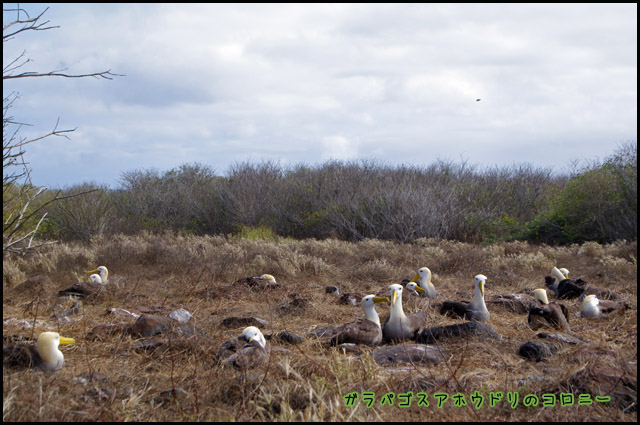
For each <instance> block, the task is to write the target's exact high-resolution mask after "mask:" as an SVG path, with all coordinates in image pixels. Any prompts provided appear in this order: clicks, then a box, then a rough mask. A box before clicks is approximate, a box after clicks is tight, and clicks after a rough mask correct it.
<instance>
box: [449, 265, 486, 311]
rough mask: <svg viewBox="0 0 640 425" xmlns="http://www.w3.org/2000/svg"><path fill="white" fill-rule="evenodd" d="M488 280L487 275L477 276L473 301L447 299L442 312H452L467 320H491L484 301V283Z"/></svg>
mask: <svg viewBox="0 0 640 425" xmlns="http://www.w3.org/2000/svg"><path fill="white" fill-rule="evenodd" d="M486 280H487V277H486V276H485V275H482V274H479V275H476V277H475V284H474V285H475V294H474V295H473V299H472V300H471V302H464V301H445V302H443V303H442V307H440V314H450V315H453V316H455V317H460V318H463V319H465V320H477V321H480V322H482V321H485V320H489V317H490V314H489V310H487V306H486V304H485V302H484V284H485V282H486Z"/></svg>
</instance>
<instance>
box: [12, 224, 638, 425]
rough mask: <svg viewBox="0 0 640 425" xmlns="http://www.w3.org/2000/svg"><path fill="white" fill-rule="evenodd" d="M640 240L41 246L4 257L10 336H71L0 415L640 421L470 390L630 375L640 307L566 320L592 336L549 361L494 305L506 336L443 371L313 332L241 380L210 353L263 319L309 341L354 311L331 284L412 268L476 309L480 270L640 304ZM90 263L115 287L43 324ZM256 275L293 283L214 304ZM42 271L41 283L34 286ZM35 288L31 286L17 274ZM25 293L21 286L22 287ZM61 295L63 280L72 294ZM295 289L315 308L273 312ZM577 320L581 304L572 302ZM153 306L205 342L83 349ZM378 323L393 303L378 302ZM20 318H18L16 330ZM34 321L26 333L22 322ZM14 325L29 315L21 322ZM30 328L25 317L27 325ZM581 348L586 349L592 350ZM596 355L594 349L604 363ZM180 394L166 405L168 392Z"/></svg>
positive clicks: (371, 286)
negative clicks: (144, 349)
mask: <svg viewBox="0 0 640 425" xmlns="http://www.w3.org/2000/svg"><path fill="white" fill-rule="evenodd" d="M636 257H637V245H636V243H635V242H634V243H631V244H625V243H618V244H612V245H607V246H600V245H597V244H596V245H594V244H592V243H588V244H584V245H581V246H578V245H576V246H570V247H548V246H532V245H529V244H527V243H522V242H514V243H500V244H495V245H491V246H477V245H471V244H463V243H453V242H438V241H434V240H431V239H425V240H420V241H419V242H418V243H416V244H413V245H408V244H398V243H393V242H383V241H378V240H368V241H364V242H361V243H348V242H342V241H337V240H325V241H313V240H305V241H299V242H295V241H288V240H284V241H262V240H246V239H245V240H227V239H225V238H223V237H189V236H176V235H162V236H154V235H149V234H142V235H139V236H135V237H125V236H118V237H113V238H110V239H97V240H93V241H92V242H91V243H90V244H87V245H80V244H66V245H56V246H51V247H47V248H45V249H42V250H41V251H38V252H36V253H31V254H28V255H26V256H22V257H19V256H13V257H6V258H5V259H4V264H3V271H4V275H3V319H4V322H5V325H4V327H3V329H4V330H3V336H4V338H5V339H7V338H8V337H11V336H14V335H21V336H26V337H30V336H31V337H34V336H37V334H38V333H39V332H41V331H43V330H45V329H48V330H57V331H59V332H60V333H61V334H62V335H65V336H73V337H76V338H77V343H76V344H75V345H74V346H65V347H64V348H63V351H64V354H65V359H66V361H65V367H64V368H63V369H62V370H61V371H59V372H56V373H43V372H33V371H32V372H19V371H13V370H9V369H6V368H4V369H3V419H4V420H9V421H32V420H55V421H78V420H79V421H112V420H113V421H143V420H144V421H149V420H151V421H164V420H168V421H185V420H186V421H204V420H220V421H227V420H242V421H244V420H267V421H271V420H278V421H288V420H305V421H311V420H323V421H324V420H333V421H345V420H371V421H392V420H407V421H425V420H427V421H476V420H483V421H488V420H499V421H587V420H607V421H612V420H614V421H636V419H637V413H636V412H635V411H633V412H627V413H625V412H623V411H622V410H621V409H619V408H617V407H615V406H613V405H612V404H611V403H609V404H607V403H594V404H593V405H592V406H577V405H576V406H573V407H561V406H560V405H557V406H555V407H541V406H538V407H534V408H525V407H523V406H522V403H520V404H519V406H518V407H517V408H515V409H512V408H510V407H509V406H508V405H507V404H506V403H505V402H500V403H498V404H497V405H496V406H495V407H493V408H491V407H489V406H488V403H487V402H485V404H484V405H483V407H482V408H481V409H479V410H476V409H475V408H474V407H472V405H471V403H470V402H469V396H470V395H471V394H472V393H473V392H474V391H476V390H478V391H480V392H481V393H483V394H484V395H485V396H487V397H488V394H489V392H497V391H502V392H503V393H505V394H506V392H509V391H510V392H517V393H519V395H520V400H522V397H523V396H524V395H526V394H529V393H535V394H537V395H541V394H543V393H548V392H552V391H555V390H557V389H558V388H560V389H561V390H563V391H564V390H568V389H567V388H564V387H561V386H560V385H561V384H562V383H563V382H564V381H566V380H567V378H569V377H570V376H571V375H572V374H573V373H574V372H576V371H579V370H581V369H583V368H585V367H587V366H589V367H590V366H593V365H602V366H611V367H616V368H619V369H624V370H628V371H629V373H631V374H632V375H633V376H634V377H635V376H636V374H637V366H636V363H635V362H636V358H637V310H630V311H627V312H626V313H625V314H620V315H616V316H614V317H611V318H608V319H600V320H584V319H580V318H575V317H573V316H572V317H571V320H570V325H571V328H572V330H573V331H574V333H575V334H577V335H579V336H581V337H583V338H585V339H588V340H589V341H591V342H590V343H589V344H583V345H580V346H570V345H563V344H560V343H558V345H559V346H560V350H559V352H558V353H557V354H556V355H555V356H553V357H551V358H550V359H549V360H548V361H547V362H540V363H535V362H532V361H528V360H525V359H523V358H522V357H520V356H519V355H518V354H517V350H518V347H519V346H520V345H521V344H522V343H524V342H525V341H527V340H530V339H534V337H535V334H536V332H535V331H532V330H531V329H529V328H528V326H527V325H526V316H521V315H516V314H514V313H509V312H507V311H503V310H500V309H491V307H490V310H491V314H492V316H491V323H490V324H491V325H492V326H494V327H495V328H496V329H497V331H498V333H499V334H500V336H501V337H502V340H501V341H499V342H496V341H481V340H474V339H471V340H468V341H444V342H441V343H440V344H441V345H442V346H443V347H444V348H446V349H447V350H448V351H449V352H450V353H451V355H450V357H449V358H447V359H446V361H445V362H442V363H440V364H438V365H431V366H412V365H409V366H398V367H381V366H379V365H377V364H376V363H375V362H374V361H373V359H372V357H371V355H370V354H369V353H365V354H363V355H362V356H355V355H352V354H345V353H343V352H341V350H340V349H336V348H332V349H325V348H322V347H321V346H320V344H319V341H318V340H315V339H309V338H306V339H305V341H304V342H303V343H302V344H300V345H297V346H291V345H284V344H282V343H278V342H275V341H274V344H275V345H282V346H284V347H286V348H288V349H290V350H291V351H292V353H293V354H291V355H285V354H278V355H272V356H271V359H270V362H269V365H268V366H265V367H264V368H259V369H257V370H253V371H250V372H249V373H247V374H246V376H245V375H243V374H242V372H240V371H237V370H233V369H229V368H222V367H220V366H217V365H216V364H215V354H216V352H217V350H218V346H219V345H220V344H221V343H222V342H223V341H225V340H226V339H227V338H229V337H232V336H237V335H238V334H239V333H240V331H241V328H238V329H227V328H223V327H221V326H220V322H221V321H222V319H224V318H226V317H228V316H246V315H251V316H256V317H260V318H262V319H265V320H267V321H268V322H269V325H268V326H266V327H263V329H262V330H263V332H264V333H265V334H271V333H275V332H278V331H281V330H284V329H286V330H287V331H289V332H291V333H296V334H299V335H304V334H305V333H306V332H307V331H309V330H310V329H312V328H314V327H315V326H316V325H317V324H322V325H324V324H340V323H344V322H347V321H351V320H354V318H356V317H358V316H360V315H361V310H360V308H359V307H355V306H345V305H339V304H338V302H337V297H335V296H334V295H329V294H326V293H325V291H324V288H325V286H327V285H337V286H338V287H339V288H340V290H341V292H343V293H344V292H350V291H353V292H361V293H375V292H380V293H386V292H387V287H388V285H389V284H391V283H399V282H400V281H401V280H402V279H404V278H410V277H413V275H414V274H415V271H416V270H417V269H418V268H419V267H421V266H428V267H429V268H430V269H431V270H432V272H433V273H434V284H435V285H436V288H437V289H438V291H439V292H440V293H441V294H443V298H442V299H454V298H456V299H460V298H467V299H469V298H470V297H471V294H472V287H473V276H474V275H475V274H478V273H483V274H485V275H487V276H488V281H487V294H488V295H490V294H501V293H513V292H527V293H529V292H530V291H531V290H533V289H534V288H537V287H541V286H543V284H544V280H543V278H544V276H545V275H546V274H548V273H549V270H550V269H551V266H553V265H558V266H564V267H567V268H568V269H569V270H570V271H571V276H572V277H575V278H577V277H582V278H584V279H586V280H587V281H589V282H592V283H594V284H597V285H599V286H603V287H606V288H608V289H611V290H612V291H614V292H616V293H619V294H622V299H624V300H626V301H628V302H631V303H632V304H634V305H635V304H636V300H637V262H636ZM97 265H106V266H107V267H109V270H110V273H111V274H112V275H113V276H120V277H123V278H124V281H123V282H121V283H119V284H118V285H116V286H115V287H113V288H111V289H110V290H109V291H108V292H107V293H106V294H104V295H101V296H100V297H98V298H97V299H95V300H92V301H87V302H85V303H84V304H83V306H82V308H81V311H80V314H79V315H77V316H70V318H71V321H69V322H67V321H64V320H60V321H58V320H57V319H55V318H51V315H52V314H53V313H54V312H56V310H53V307H54V306H55V305H56V293H57V291H58V290H59V289H62V288H64V287H66V286H68V285H69V284H71V283H73V282H74V281H76V280H77V279H80V278H84V277H85V274H84V273H83V272H84V271H85V270H89V269H90V268H94V267H96V266H97ZM262 273H270V274H273V275H274V276H276V279H277V280H278V282H279V283H281V284H284V285H285V287H286V289H279V290H273V291H271V292H269V293H267V294H263V293H259V292H252V291H251V290H250V289H249V288H237V289H239V290H240V292H239V296H237V297H234V298H229V299H228V298H224V297H217V298H210V297H208V296H207V295H208V294H210V293H211V292H212V290H215V289H216V288H221V287H225V286H228V285H229V284H231V283H232V282H234V281H236V280H237V279H240V278H244V277H247V276H252V275H259V274H262ZM37 275H45V277H39V278H38V277H36V278H34V276H37ZM27 277H28V278H30V279H29V280H27V281H25V278H27ZM23 281H24V283H21V282H23ZM65 285H66V286H65ZM292 292H296V293H298V294H299V295H300V296H301V297H303V298H305V299H308V300H309V301H310V306H309V307H308V308H306V309H303V310H295V311H291V312H287V313H282V312H281V311H280V310H279V309H278V306H279V305H281V304H284V303H286V302H289V301H290V300H291V299H290V297H289V294H290V293H292ZM566 304H568V306H569V309H570V311H571V313H572V315H573V314H574V313H576V312H577V311H578V310H579V304H578V302H577V301H569V302H567V303H566ZM150 305H155V306H161V307H162V308H163V309H164V310H165V311H167V312H169V311H171V310H173V309H175V308H179V307H183V308H185V309H187V310H188V311H190V312H191V313H192V314H193V316H194V318H195V320H196V325H197V326H198V327H199V328H200V329H202V330H203V331H204V332H206V333H207V334H208V335H209V336H210V337H211V338H212V340H213V343H212V344H211V346H202V345H200V346H198V345H194V344H193V343H191V342H190V341H185V340H179V339H174V340H172V343H171V346H169V347H162V348H160V349H158V350H157V351H155V352H152V353H139V352H136V351H135V350H133V349H132V344H133V343H134V342H135V341H134V340H133V339H131V337H126V338H120V337H118V336H115V337H111V338H106V339H105V340H103V341H89V340H87V338H86V335H87V334H88V333H89V331H90V330H91V329H92V328H93V327H94V326H96V325H99V324H104V323H113V322H118V321H132V319H123V318H118V317H114V316H113V315H106V314H105V312H106V310H107V308H110V307H122V308H134V307H136V306H150ZM418 308H424V309H425V310H426V313H427V318H428V320H429V323H430V325H433V326H438V325H446V324H451V323H455V322H456V320H454V319H450V318H446V317H443V316H441V315H440V314H438V313H437V312H435V311H434V310H433V308H431V307H429V303H428V302H427V301H426V300H418V299H416V298H415V297H412V298H410V299H407V300H405V311H407V312H413V311H415V310H416V309H418ZM378 311H379V312H380V313H381V316H382V317H384V316H385V315H386V314H387V313H388V307H387V306H381V307H378ZM12 319H19V320H12ZM34 319H37V322H36V323H37V324H36V328H35V329H31V328H29V327H28V326H29V325H28V324H27V322H28V323H31V324H32V323H33V322H34ZM20 320H23V321H22V322H21V321H20ZM25 321H26V322H25ZM585 347H587V348H590V350H586V351H585ZM594 353H598V354H597V355H596V354H594ZM173 389H175V390H176V392H175V394H176V395H175V397H173V396H171V395H168V396H167V395H163V392H166V391H171V390H173ZM353 391H357V392H359V393H361V392H364V391H371V392H374V393H375V395H376V402H375V404H374V406H373V407H371V408H367V407H365V405H364V404H363V403H362V402H361V401H357V402H356V403H355V406H353V407H348V406H345V403H344V399H343V396H344V395H346V394H348V393H350V392H353ZM407 391H412V392H414V393H417V392H419V391H424V392H427V393H428V394H429V398H428V401H429V403H430V406H429V407H419V406H417V405H416V402H417V398H414V401H413V403H412V406H411V407H410V408H399V407H398V406H395V405H394V406H381V405H379V401H380V399H381V398H382V396H383V395H384V394H386V393H389V392H393V393H395V394H400V393H406V392H407ZM436 392H446V393H448V394H450V395H453V394H456V393H462V394H464V395H465V396H466V398H467V402H468V405H467V406H466V407H455V406H454V405H453V404H452V402H451V400H449V401H448V402H447V403H445V406H444V407H442V408H440V409H439V408H436V407H435V399H434V398H433V393H436Z"/></svg>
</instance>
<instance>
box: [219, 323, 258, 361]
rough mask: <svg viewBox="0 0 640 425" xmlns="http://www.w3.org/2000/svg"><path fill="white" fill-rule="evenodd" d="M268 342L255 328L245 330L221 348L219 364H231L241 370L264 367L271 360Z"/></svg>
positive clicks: (249, 327) (250, 327)
mask: <svg viewBox="0 0 640 425" xmlns="http://www.w3.org/2000/svg"><path fill="white" fill-rule="evenodd" d="M266 346H267V341H266V340H265V338H264V335H263V334H262V332H260V329H258V328H256V327H255V326H248V327H246V328H244V330H243V331H242V334H241V335H240V336H239V337H237V338H231V339H229V340H227V341H226V342H225V343H224V344H222V345H221V346H220V349H219V350H218V356H217V359H218V362H221V363H222V364H231V365H233V366H234V367H236V368H239V369H247V368H253V367H258V366H262V365H263V364H265V363H267V361H268V360H269V355H268V354H267V349H266Z"/></svg>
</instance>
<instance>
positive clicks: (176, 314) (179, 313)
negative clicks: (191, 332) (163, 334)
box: [169, 308, 193, 323]
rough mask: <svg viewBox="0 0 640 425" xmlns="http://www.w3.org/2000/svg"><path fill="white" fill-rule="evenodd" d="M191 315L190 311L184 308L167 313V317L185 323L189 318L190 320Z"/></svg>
mask: <svg viewBox="0 0 640 425" xmlns="http://www.w3.org/2000/svg"><path fill="white" fill-rule="evenodd" d="M192 317H193V316H192V315H191V313H189V312H188V311H187V310H185V309H184V308H179V309H177V310H174V311H172V312H171V313H169V318H171V319H173V320H175V321H176V322H178V323H187V322H188V321H189V320H191V318H192Z"/></svg>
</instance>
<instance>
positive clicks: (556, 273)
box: [544, 266, 569, 298]
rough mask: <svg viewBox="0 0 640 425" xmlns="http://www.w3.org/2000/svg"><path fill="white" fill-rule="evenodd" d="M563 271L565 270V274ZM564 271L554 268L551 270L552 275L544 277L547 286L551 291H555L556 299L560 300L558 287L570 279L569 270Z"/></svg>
mask: <svg viewBox="0 0 640 425" xmlns="http://www.w3.org/2000/svg"><path fill="white" fill-rule="evenodd" d="M562 270H564V273H563V271H562ZM562 270H561V269H559V268H557V267H555V266H554V267H553V268H552V269H551V275H549V276H545V277H544V281H545V285H546V286H547V288H549V290H550V291H553V294H554V296H555V297H556V298H558V285H560V282H561V281H563V280H565V279H568V278H569V270H567V269H565V268H563V269H562Z"/></svg>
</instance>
